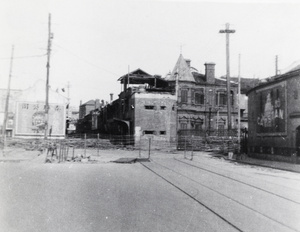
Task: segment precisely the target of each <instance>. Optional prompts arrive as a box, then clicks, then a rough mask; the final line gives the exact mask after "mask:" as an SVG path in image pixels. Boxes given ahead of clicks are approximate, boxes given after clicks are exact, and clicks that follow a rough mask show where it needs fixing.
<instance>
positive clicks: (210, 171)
mask: <svg viewBox="0 0 300 232" xmlns="http://www.w3.org/2000/svg"><path fill="white" fill-rule="evenodd" d="M174 160H176V161H177V162H180V163H183V164H185V165H188V166H191V167H194V168H197V169H200V170H203V171H206V172H209V173H212V174H215V175H218V176H221V177H223V178H227V179H230V180H232V181H235V182H238V183H240V184H243V185H246V186H249V187H252V188H255V189H258V190H260V191H263V192H266V193H268V194H271V195H274V196H276V197H279V198H282V199H284V200H287V201H290V202H292V203H294V204H298V205H300V202H299V201H295V200H292V199H289V198H286V197H284V196H281V195H279V194H276V193H273V192H271V191H268V190H266V189H263V188H260V187H257V186H255V185H252V184H249V183H246V182H244V181H241V180H237V179H235V178H232V177H229V176H226V175H223V174H221V173H218V172H215V171H212V170H209V169H207V168H203V167H199V166H197V165H194V164H190V163H187V162H184V161H181V160H179V159H177V158H174Z"/></svg>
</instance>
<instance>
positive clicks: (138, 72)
mask: <svg viewBox="0 0 300 232" xmlns="http://www.w3.org/2000/svg"><path fill="white" fill-rule="evenodd" d="M128 75H129V76H130V78H131V77H136V78H138V77H140V78H147V77H152V75H150V74H149V73H146V72H145V71H144V70H142V69H140V68H138V69H136V70H134V71H132V72H130V73H126V74H125V75H123V76H121V77H120V78H119V79H118V81H121V83H123V81H124V78H125V79H126V78H127V77H128Z"/></svg>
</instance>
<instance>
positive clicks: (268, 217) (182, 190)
mask: <svg viewBox="0 0 300 232" xmlns="http://www.w3.org/2000/svg"><path fill="white" fill-rule="evenodd" d="M175 160H176V159H175ZM177 161H179V160H177ZM152 162H153V163H154V164H155V165H157V166H160V167H161V168H163V169H165V170H168V171H170V172H172V173H174V174H175V175H177V176H180V177H184V178H185V179H187V180H189V181H192V182H194V183H195V184H196V185H200V186H202V187H204V188H206V189H208V190H209V191H212V192H214V193H216V194H218V195H220V196H222V197H225V198H227V199H228V200H229V201H231V202H234V203H235V204H238V205H240V206H241V207H244V208H245V209H247V210H249V211H252V212H253V213H254V214H259V215H261V216H262V217H264V218H265V219H267V220H271V221H272V222H273V223H276V224H279V225H280V226H281V227H285V228H286V229H289V230H292V231H298V232H299V231H300V230H298V229H296V228H293V227H291V226H289V225H286V224H284V223H282V222H280V221H278V220H276V219H274V218H272V217H270V216H269V215H267V214H265V213H262V212H259V211H258V210H256V209H253V208H251V207H249V206H247V205H245V204H243V203H241V202H240V201H238V200H235V199H233V198H231V197H229V196H227V195H225V194H224V193H222V192H220V191H216V190H215V189H213V188H211V187H209V186H207V185H205V184H203V183H200V182H199V181H197V180H195V179H193V178H190V177H189V176H187V175H185V174H183V173H181V172H178V171H176V170H174V169H172V168H169V167H167V166H165V165H162V164H160V163H158V162H156V161H153V160H152ZM179 162H180V161H179ZM182 163H184V164H186V163H185V162H182ZM141 165H142V166H144V167H145V168H147V169H148V170H149V171H151V172H152V173H154V174H155V175H156V176H158V177H159V178H161V179H162V180H164V181H166V182H167V183H169V184H170V185H172V186H173V187H174V188H176V189H177V190H179V191H181V192H182V193H184V194H185V195H187V196H188V197H189V198H191V199H192V200H194V201H195V202H197V203H198V204H199V205H201V206H203V207H205V208H206V209H207V210H209V211H210V212H211V213H213V214H214V215H216V216H217V217H219V218H220V219H222V220H223V221H224V222H225V223H227V224H229V225H230V226H231V227H233V228H234V229H236V230H237V231H247V230H243V229H242V228H241V227H240V226H238V225H237V223H234V222H231V221H230V220H228V219H226V217H225V216H222V214H220V213H218V212H217V211H216V210H214V209H213V208H211V207H210V206H209V204H207V203H204V202H203V201H201V200H199V199H198V198H197V195H192V194H190V193H189V192H188V191H186V190H185V189H184V188H182V187H180V185H178V184H176V182H175V181H172V180H171V179H170V177H169V178H168V177H165V176H163V175H162V174H160V173H159V172H157V171H155V170H154V169H153V168H151V167H149V166H148V165H145V164H143V163H141ZM196 168H199V167H197V166H196ZM205 171H209V170H205ZM210 172H211V173H214V174H216V173H215V172H213V171H210ZM217 175H219V176H220V175H221V174H219V173H217ZM221 176H222V175H221ZM223 177H226V176H224V175H223ZM226 178H228V177H226ZM228 179H230V180H234V181H237V180H235V179H233V178H228ZM237 182H238V183H241V184H246V185H247V183H243V182H242V181H237ZM248 186H249V187H253V186H251V185H248ZM254 187H255V186H254ZM255 188H256V189H258V190H262V189H260V188H257V187H255ZM198 191H199V190H198ZM265 192H266V193H268V194H270V192H269V191H265ZM275 196H276V197H281V196H279V195H277V194H275ZM282 199H284V200H289V199H287V198H284V197H282ZM292 202H293V201H292ZM293 203H295V202H293ZM296 204H297V202H296Z"/></svg>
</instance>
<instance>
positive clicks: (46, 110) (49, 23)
mask: <svg viewBox="0 0 300 232" xmlns="http://www.w3.org/2000/svg"><path fill="white" fill-rule="evenodd" d="M52 39H53V34H52V33H51V14H49V20H48V48H47V65H46V67H47V80H46V104H45V134H44V138H45V140H46V139H47V132H48V121H49V74H50V53H51V40H52Z"/></svg>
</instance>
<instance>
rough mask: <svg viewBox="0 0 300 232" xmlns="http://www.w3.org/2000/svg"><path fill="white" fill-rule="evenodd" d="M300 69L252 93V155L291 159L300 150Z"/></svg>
mask: <svg viewBox="0 0 300 232" xmlns="http://www.w3.org/2000/svg"><path fill="white" fill-rule="evenodd" d="M299 91H300V70H299V69H298V70H294V71H291V72H288V73H286V74H283V75H280V76H275V77H273V78H270V79H269V80H268V81H266V82H265V83H262V84H260V85H259V86H257V87H255V88H253V89H251V90H250V91H249V92H248V96H249V98H248V109H249V141H248V145H249V149H248V150H249V152H250V154H252V155H253V156H254V155H256V156H259V157H262V158H271V159H279V160H290V159H291V156H293V157H294V156H295V154H298V155H299V147H300V98H299Z"/></svg>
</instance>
